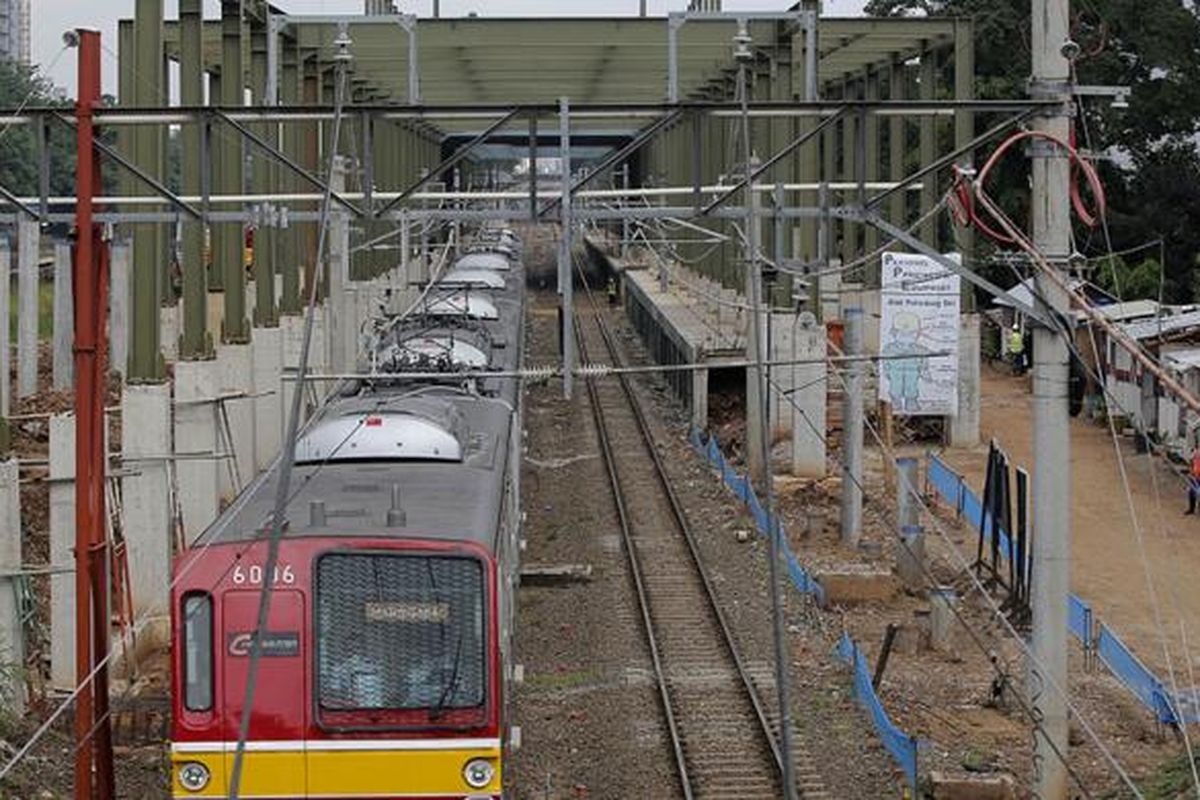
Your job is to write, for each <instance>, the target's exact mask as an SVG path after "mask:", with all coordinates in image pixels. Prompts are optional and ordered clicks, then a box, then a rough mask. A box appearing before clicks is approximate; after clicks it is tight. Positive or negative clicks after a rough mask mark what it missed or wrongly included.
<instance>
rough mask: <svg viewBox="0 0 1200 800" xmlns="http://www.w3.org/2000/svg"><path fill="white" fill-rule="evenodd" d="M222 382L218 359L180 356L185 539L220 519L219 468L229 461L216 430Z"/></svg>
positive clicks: (179, 471) (178, 428)
mask: <svg viewBox="0 0 1200 800" xmlns="http://www.w3.org/2000/svg"><path fill="white" fill-rule="evenodd" d="M219 386H220V373H219V371H218V366H217V362H216V361H180V362H179V363H178V364H176V365H175V454H176V455H177V456H179V457H180V458H179V459H178V460H177V462H176V466H175V471H176V482H175V486H176V487H177V488H178V489H179V497H178V499H177V502H178V503H179V508H180V513H181V514H182V516H183V529H184V537H185V538H186V540H187V541H186V543H187V544H189V545H190V544H191V543H192V542H193V541H195V539H196V537H197V536H199V535H200V533H202V532H203V531H204V529H205V528H206V527H208V525H209V523H211V522H212V521H213V520H214V519H216V518H217V512H218V510H219V505H218V497H219V492H220V489H219V483H220V482H219V479H218V475H219V473H220V472H221V471H222V470H223V469H224V466H225V465H224V462H223V461H221V460H218V459H217V458H216V456H217V455H218V454H220V453H221V452H222V449H221V447H222V445H221V439H220V438H219V437H218V435H217V411H216V403H215V398H216V397H217V395H218V392H219V389H218V387H219Z"/></svg>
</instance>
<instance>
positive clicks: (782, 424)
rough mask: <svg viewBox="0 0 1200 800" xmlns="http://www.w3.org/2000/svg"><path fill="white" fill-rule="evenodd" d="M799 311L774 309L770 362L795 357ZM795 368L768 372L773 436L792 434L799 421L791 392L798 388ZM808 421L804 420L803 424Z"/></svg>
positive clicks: (771, 323) (782, 368) (777, 368)
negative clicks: (795, 338)
mask: <svg viewBox="0 0 1200 800" xmlns="http://www.w3.org/2000/svg"><path fill="white" fill-rule="evenodd" d="M798 316H799V315H798V314H794V313H790V312H782V313H780V312H772V314H771V317H770V321H769V322H768V326H769V332H770V344H769V347H768V349H767V357H768V360H769V361H786V360H790V359H791V354H792V353H793V352H794V351H795V346H794V344H793V342H792V339H793V338H794V336H795V334H796V329H797V319H798ZM794 373H795V370H794V369H793V367H792V366H791V365H788V366H778V367H770V368H769V369H768V370H767V374H768V376H769V377H770V382H769V383H770V391H769V393H768V397H769V398H770V401H771V427H772V431H771V437H772V440H773V439H774V436H775V431H779V432H780V433H785V434H788V435H791V433H792V426H793V424H794V422H795V420H793V418H792V404H791V400H790V399H789V396H790V395H788V394H785V392H789V393H790V392H791V391H792V390H793V389H795V388H796V383H795V374H794ZM800 424H804V423H800Z"/></svg>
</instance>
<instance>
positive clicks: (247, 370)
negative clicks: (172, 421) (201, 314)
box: [217, 344, 254, 500]
mask: <svg viewBox="0 0 1200 800" xmlns="http://www.w3.org/2000/svg"><path fill="white" fill-rule="evenodd" d="M217 370H218V373H219V376H220V378H219V380H220V384H219V386H218V389H219V392H220V394H221V395H222V396H223V397H224V399H223V400H222V404H223V405H224V409H222V408H221V406H220V405H218V407H217V412H218V419H219V421H220V423H221V427H220V433H221V434H222V436H223V437H224V446H223V449H224V451H225V452H226V453H231V454H232V455H233V459H234V460H233V466H234V467H235V469H232V470H230V469H224V470H222V471H221V480H222V484H221V495H222V497H224V498H225V499H227V500H232V499H233V498H234V497H235V496H236V495H237V493H238V492H240V491H241V490H242V488H243V487H244V486H245V485H246V484H247V483H249V482H250V480H251V479H252V478H253V477H254V398H253V396H252V395H253V393H254V362H253V359H252V354H251V351H250V345H249V344H226V345H221V346H220V347H218V348H217ZM226 466H229V462H228V460H226Z"/></svg>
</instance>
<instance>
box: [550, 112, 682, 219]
mask: <svg viewBox="0 0 1200 800" xmlns="http://www.w3.org/2000/svg"><path fill="white" fill-rule="evenodd" d="M683 112H684V109H683V108H676V109H673V110H672V111H671V112H670V113H668V114H667V115H666V116H664V117H661V118H660V119H657V120H655V121H654V122H653V123H652V124H650V125H649V126H648V127H645V128H643V129H642V130H641V131H640V132H638V134H637V136H635V137H634V138H633V139H632V140H631V141H630V142H628V143H627V144H626V145H625V146H624V147H622V148H621V149H620V150H617V151H616V152H615V153H613V154H611V155H610V156H608V157H607V158H605V159H604V160H603V161H601V162H600V163H599V164H597V165H596V166H595V167H594V168H593V169H591V170H590V171H589V172H588V173H587V174H586V175H583V176H581V177H580V178H579V179H578V180H576V181H575V182H574V183H573V184H572V185H571V194H575V193H576V192H578V191H579V190H580V189H582V188H583V187H584V186H586V185H587V184H589V183H591V182H592V181H593V180H595V179H596V178H597V177H598V176H599V175H600V174H601V173H603V172H604V171H605V170H608V169H610V168H611V167H615V166H616V165H617V164H620V163H621V162H622V161H624V160H625V159H627V158H629V157H630V156H631V155H633V154H634V153H636V152H637V151H638V150H640V149H641V148H642V147H643V146H645V144H646V143H647V142H649V141H650V140H651V139H653V138H654V137H655V136H656V135H658V132H659V131H661V130H662V129H663V128H665V127H667V126H669V125H671V124H672V123H674V122H675V121H676V120H678V119H679V118H680V117H681V116H683ZM561 203H562V198H561V197H555V198H553V199H551V200H549V201H548V202H547V203H546V205H545V206H543V207H542V210H541V211H539V212H538V216H539V217H540V216H544V215H546V214H548V213H550V212H551V211H553V210H554V209H556V208H558V206H559V204H561Z"/></svg>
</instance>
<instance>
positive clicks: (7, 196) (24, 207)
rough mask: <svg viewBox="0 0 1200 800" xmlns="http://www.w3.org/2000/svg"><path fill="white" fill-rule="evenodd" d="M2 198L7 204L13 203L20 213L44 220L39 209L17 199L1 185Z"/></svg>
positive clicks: (0, 195)
mask: <svg viewBox="0 0 1200 800" xmlns="http://www.w3.org/2000/svg"><path fill="white" fill-rule="evenodd" d="M0 197H3V198H4V200H5V201H6V202H9V203H12V204H13V205H14V206H16V207H17V208H18V209H19V210H20V211H23V212H24V213H26V214H28V215H29V216H30V217H32V218H33V219H42V214H41V213H40V212H38V210H37V209H35V208H33V206H31V205H29V204H28V203H26V202H24V201H23V200H21V198H19V197H17V196H16V195H15V194H13V193H12V192H11V191H9V190H8V189H7V188H5V187H4V186H2V185H0Z"/></svg>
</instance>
